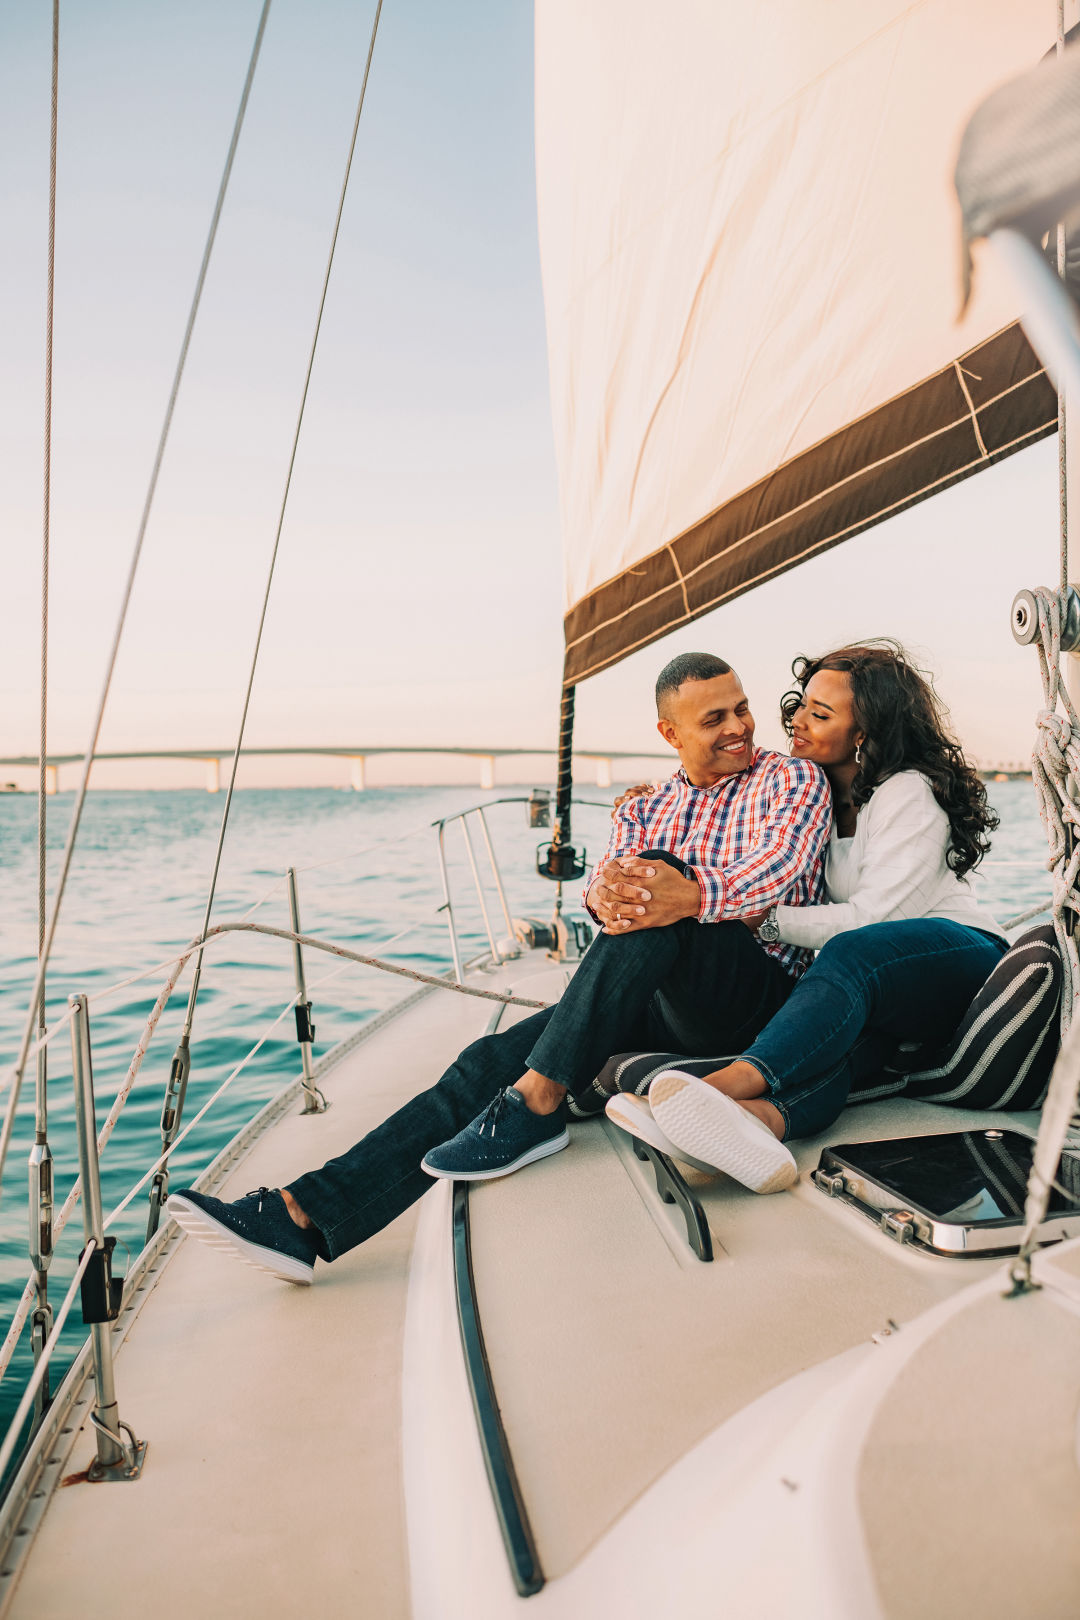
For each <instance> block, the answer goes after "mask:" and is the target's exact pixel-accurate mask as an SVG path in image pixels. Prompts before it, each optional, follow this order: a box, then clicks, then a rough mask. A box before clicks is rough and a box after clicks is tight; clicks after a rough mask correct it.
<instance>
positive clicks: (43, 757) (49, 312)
mask: <svg viewBox="0 0 1080 1620" xmlns="http://www.w3.org/2000/svg"><path fill="white" fill-rule="evenodd" d="M59 81H60V0H53V8H52V111H51V118H50V125H49V247H48V266H47V270H46V287H45V448H44V460H45V483H44V491H43V507H42V525H41V527H42V535H41V707H40V729H39V736H38V958H39V960H40V958H41V956H42V954H43V952H44V949H45V912H46V906H45V855H46V835H47V811H46V803H45V801H46V793H45V789H46V786H47V781H46V776H47V772H48V765H47V763H46V761H47V756H48V725H49V699H48V692H49V526H50V521H51V516H52V384H53V311H54V307H55V292H56V125H57V102H58V90H59ZM37 1028H38V1034H39V1035H44V1033H45V969H44V966H43V967H42V972H41V986H40V989H39V992H38V1003H37ZM45 1079H46V1070H45V1050H44V1048H42V1049H41V1050H40V1052H39V1054H38V1062H37V1118H36V1121H35V1134H36V1140H37V1141H38V1142H44V1140H45V1131H46V1126H47V1118H46V1106H47V1105H46V1097H45Z"/></svg>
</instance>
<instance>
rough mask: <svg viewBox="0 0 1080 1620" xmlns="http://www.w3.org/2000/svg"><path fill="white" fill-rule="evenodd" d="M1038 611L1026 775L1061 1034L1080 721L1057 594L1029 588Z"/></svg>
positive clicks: (1069, 1003)
mask: <svg viewBox="0 0 1080 1620" xmlns="http://www.w3.org/2000/svg"><path fill="white" fill-rule="evenodd" d="M1032 596H1033V597H1034V598H1035V603H1036V606H1037V608H1038V614H1039V634H1038V640H1037V642H1036V649H1037V651H1038V655H1039V674H1040V676H1041V679H1042V688H1043V707H1042V708H1041V709H1040V711H1039V713H1038V716H1037V717H1036V731H1035V747H1034V750H1033V752H1032V757H1031V779H1032V785H1033V787H1034V789H1035V802H1036V805H1037V806H1038V811H1039V820H1040V821H1041V822H1042V824H1043V830H1044V832H1045V833H1046V840H1047V844H1048V846H1049V853H1048V856H1047V862H1046V864H1047V868H1048V870H1049V872H1050V878H1051V884H1052V888H1053V902H1052V905H1051V913H1052V916H1053V923H1054V933H1055V935H1056V937H1057V944H1058V950H1059V951H1060V953H1061V964H1062V972H1063V979H1062V987H1061V1033H1062V1036H1064V1035H1066V1034H1067V1033H1068V1030H1069V1026H1070V1024H1071V1023H1072V1017H1073V1009H1074V1006H1075V1001H1076V997H1077V994H1078V993H1080V954H1078V951H1077V942H1076V938H1075V935H1074V931H1073V922H1074V919H1075V918H1076V917H1077V916H1080V890H1078V888H1077V877H1078V875H1080V804H1078V803H1077V801H1076V799H1075V798H1074V797H1073V793H1074V792H1075V790H1076V784H1078V783H1080V720H1078V719H1077V714H1076V709H1075V708H1074V707H1073V703H1072V699H1071V698H1070V697H1069V694H1068V691H1067V689H1066V686H1065V682H1064V680H1063V679H1062V675H1061V622H1062V596H1061V593H1060V592H1058V591H1052V590H1049V589H1047V587H1045V586H1040V587H1038V588H1037V589H1036V590H1034V591H1033V592H1032Z"/></svg>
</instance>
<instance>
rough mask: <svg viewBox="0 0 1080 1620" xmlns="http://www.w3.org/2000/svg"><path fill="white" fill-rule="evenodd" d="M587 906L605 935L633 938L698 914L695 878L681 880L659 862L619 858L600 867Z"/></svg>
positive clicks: (637, 857)
mask: <svg viewBox="0 0 1080 1620" xmlns="http://www.w3.org/2000/svg"><path fill="white" fill-rule="evenodd" d="M588 899H589V905H590V907H591V908H592V910H593V911H594V912H595V913H596V915H597V916H598V917H599V918H600V921H601V922H602V923H603V925H604V933H605V934H636V933H638V932H640V930H641V929H643V928H667V927H668V926H669V925H670V924H671V923H674V922H678V921H679V920H680V919H681V918H682V917H696V916H697V915H698V912H699V911H700V910H701V889H700V888H699V886H698V883H697V880H696V878H687V877H683V875H682V873H681V872H677V871H676V870H675V868H674V867H673V866H668V865H667V864H666V863H665V862H663V861H650V860H648V859H645V860H643V859H641V858H640V857H639V856H637V855H620V856H617V857H616V858H615V859H613V860H610V861H608V862H607V864H606V865H605V866H603V867H601V869H600V871H599V872H598V873H597V875H596V877H595V878H594V880H593V885H592V888H591V889H590V890H589V896H588Z"/></svg>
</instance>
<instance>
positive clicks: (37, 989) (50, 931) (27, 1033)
mask: <svg viewBox="0 0 1080 1620" xmlns="http://www.w3.org/2000/svg"><path fill="white" fill-rule="evenodd" d="M269 12H270V0H263V8H262V11H261V12H260V14H259V24H258V28H257V29H256V32H255V43H254V46H253V47H252V52H251V58H250V61H249V62H248V69H247V76H246V78H245V80H244V88H243V91H242V93H241V96H240V106H239V108H238V110H237V114H236V120H235V122H234V124H233V131H232V137H231V139H230V142H229V150H228V154H227V156H226V159H225V167H224V170H223V172H222V176H221V183H220V185H219V187H218V193H217V198H216V200H215V203H214V211H213V215H212V217H211V221H210V229H209V232H208V234H207V238H206V246H205V248H204V249H203V256H202V262H201V263H200V265H199V273H198V276H197V278H196V282H195V292H194V295H193V297H192V301H191V308H190V311H189V313H188V319H187V325H186V326H185V328H184V336H183V339H182V341H181V344H180V355H179V359H178V360H177V364H176V371H175V373H174V376H173V382H172V388H171V389H170V392H169V399H168V404H167V406H166V408H165V419H164V421H163V423H162V427H161V433H160V435H159V438H158V444H157V450H156V452H155V455H154V462H153V466H152V468H151V472H150V482H149V484H148V486H147V491H146V498H145V500H144V502H143V508H142V514H141V516H140V518H139V527H138V532H137V534H136V537H135V547H134V550H133V552H132V556H131V561H130V563H129V565H128V571H127V577H126V579H125V582H124V591H123V596H122V598H121V602H120V611H119V614H118V617H117V621H116V628H115V630H114V632H113V639H112V645H111V647H110V651H109V656H108V660H107V663H106V668H105V676H104V680H103V681H102V685H101V691H100V694H99V697H98V702H97V707H96V710H95V713H94V721H93V725H92V726H91V730H90V741H89V744H88V746H87V749H86V754H85V756H84V758H83V766H82V776H81V778H80V781H79V786H78V790H77V792H76V795H75V804H74V807H73V809H72V812H71V822H70V825H69V827H68V834H67V839H66V842H65V844H64V853H63V858H62V860H61V863H60V873H59V876H58V878H57V884H56V893H55V894H54V896H53V904H52V911H51V913H50V916H49V921H48V924H47V926H46V930H45V938H44V940H43V942H42V947H41V951H40V954H39V958H38V967H37V973H36V975H35V978H34V988H33V991H32V993H31V996H30V1011H29V1014H28V1016H27V1020H26V1026H25V1029H24V1031H23V1037H22V1041H21V1044H20V1047H19V1056H18V1059H17V1061H16V1063H15V1071H14V1076H13V1078H12V1082H11V1093H10V1095H9V1097H8V1101H7V1108H6V1110H5V1113H4V1122H3V1126H2V1128H0V1191H2V1179H3V1171H4V1165H5V1162H6V1160H7V1153H8V1148H9V1146H10V1144H11V1133H12V1130H13V1128H14V1124H15V1110H16V1108H17V1107H18V1102H19V1093H20V1091H21V1089H22V1080H23V1074H24V1072H25V1069H26V1060H27V1053H28V1051H29V1047H30V1042H31V1039H32V1037H33V1030H34V1023H35V1020H36V1017H37V1008H38V1002H39V1000H40V998H41V995H42V987H43V985H44V983H45V970H46V967H47V965H48V960H49V956H50V954H51V952H52V946H53V941H54V939H55V937H56V925H57V922H58V920H59V917H60V908H61V905H62V904H63V899H64V891H65V889H66V887H67V880H68V874H69V872H70V870H71V860H72V856H73V854H74V851H75V841H76V838H77V837H78V832H79V824H80V822H81V820H82V813H83V806H84V805H85V803H86V793H87V788H88V786H89V782H90V767H91V766H92V765H93V762H94V755H95V753H96V752H97V745H98V739H99V737H100V735H101V726H102V722H103V720H104V717H105V706H106V703H107V702H108V697H109V689H110V687H111V686H112V679H113V672H114V670H115V668H116V659H117V655H118V653H119V650H120V639H121V636H122V635H123V630H124V623H125V621H126V619H127V611H128V606H129V603H130V601H131V593H132V590H133V588H134V585H135V575H136V573H137V571H138V567H139V559H140V557H141V555H142V549H143V541H144V540H145V538H146V530H147V525H148V524H149V521H150V511H151V508H152V506H153V502H154V494H155V492H156V490H157V483H158V476H159V474H160V472H161V465H162V462H163V460H164V457H165V447H166V445H167V443H168V439H169V430H170V428H171V426H172V419H173V414H174V412H175V409H176V400H177V396H178V394H179V392H180V382H181V379H182V377H183V374H184V366H185V363H186V361H187V355H188V349H189V348H190V346H191V336H192V332H193V331H194V328H195V319H196V316H197V314H198V311H199V305H200V302H201V300H202V292H203V287H204V285H205V282H206V275H207V271H208V269H209V265H210V256H211V253H212V251H213V246H214V241H215V238H216V236H217V230H218V224H219V222H220V220H221V212H222V208H223V206H224V202H225V193H226V191H227V190H228V185H229V177H230V175H231V174H232V167H233V159H234V157H235V156H236V148H237V145H238V144H239V140H240V131H241V129H242V127H243V123H244V115H245V113H246V111H247V104H248V98H249V96H250V94H251V85H252V81H253V79H254V77H255V67H256V64H257V62H258V59H259V51H260V49H261V47H262V40H263V34H264V32H265V30H266V19H267V17H268V15H269Z"/></svg>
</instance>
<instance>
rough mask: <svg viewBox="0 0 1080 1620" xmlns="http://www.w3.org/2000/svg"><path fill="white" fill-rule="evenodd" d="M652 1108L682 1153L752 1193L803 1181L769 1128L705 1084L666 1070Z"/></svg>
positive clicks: (656, 1087)
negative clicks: (689, 1154)
mask: <svg viewBox="0 0 1080 1620" xmlns="http://www.w3.org/2000/svg"><path fill="white" fill-rule="evenodd" d="M649 1107H650V1108H651V1109H652V1113H653V1118H654V1119H655V1120H656V1123H657V1124H658V1125H659V1127H660V1129H661V1130H662V1131H663V1132H664V1134H665V1136H668V1137H670V1139H671V1141H672V1142H674V1143H675V1147H676V1151H677V1152H679V1153H681V1154H682V1155H684V1156H685V1155H686V1154H687V1153H692V1154H693V1155H694V1157H695V1158H697V1159H704V1160H705V1161H706V1163H707V1164H712V1165H715V1166H716V1168H717V1169H718V1170H723V1171H724V1172H725V1174H727V1175H729V1176H732V1177H734V1179H735V1180H736V1181H740V1182H742V1184H743V1186H744V1187H749V1189H750V1191H751V1192H756V1193H774V1192H783V1191H784V1190H785V1188H787V1187H791V1186H793V1185H794V1183H795V1182H796V1181H798V1179H799V1170H798V1166H797V1165H796V1163H795V1159H794V1157H793V1155H792V1153H791V1151H790V1149H788V1148H786V1147H785V1146H784V1144H783V1142H781V1141H778V1139H777V1138H776V1137H775V1136H774V1135H773V1133H772V1131H770V1129H769V1127H768V1126H767V1125H766V1124H765V1123H764V1122H763V1121H762V1120H760V1119H757V1118H755V1116H754V1115H753V1114H752V1113H750V1111H749V1109H746V1108H742V1107H740V1106H739V1104H738V1103H737V1102H735V1101H734V1100H733V1099H732V1098H731V1097H728V1096H725V1094H724V1093H723V1092H722V1091H717V1089H716V1087H715V1086H707V1085H706V1084H705V1082H704V1080H697V1079H695V1077H694V1076H693V1075H691V1074H683V1073H681V1072H680V1070H678V1069H665V1070H664V1072H663V1074H658V1075H657V1076H656V1079H655V1080H654V1081H653V1083H652V1085H651V1086H650V1087H649Z"/></svg>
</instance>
